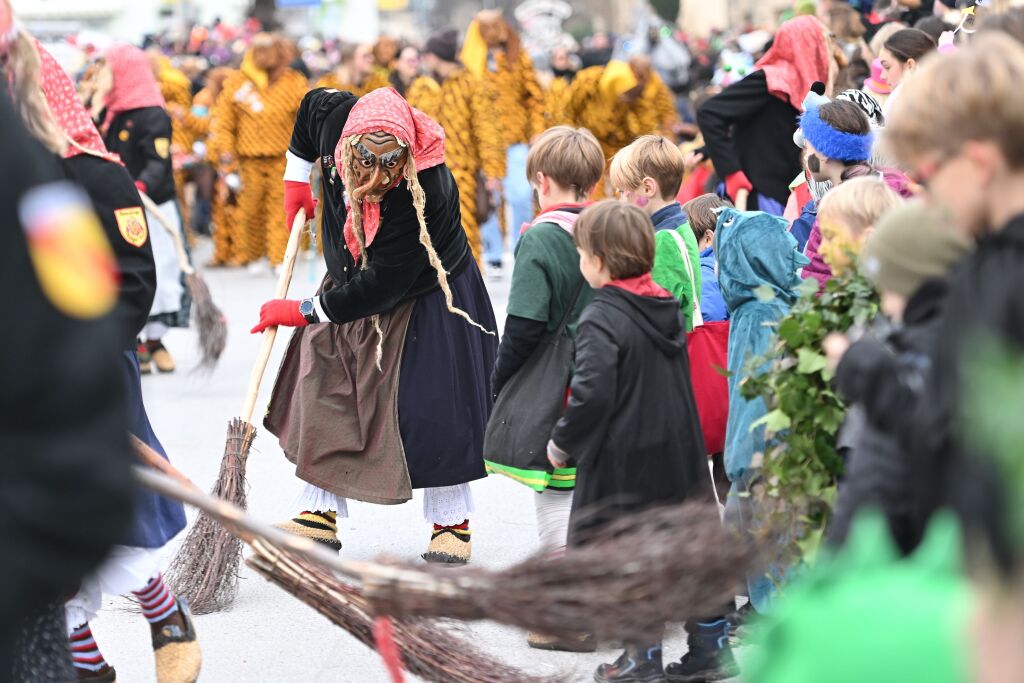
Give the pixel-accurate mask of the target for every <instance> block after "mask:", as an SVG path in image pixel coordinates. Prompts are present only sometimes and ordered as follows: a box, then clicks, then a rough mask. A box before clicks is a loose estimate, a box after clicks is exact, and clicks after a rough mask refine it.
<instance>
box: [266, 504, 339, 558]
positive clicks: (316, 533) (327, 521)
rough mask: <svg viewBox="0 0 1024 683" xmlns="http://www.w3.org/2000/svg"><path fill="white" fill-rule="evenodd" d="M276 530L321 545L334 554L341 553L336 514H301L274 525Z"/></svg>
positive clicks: (329, 512)
mask: <svg viewBox="0 0 1024 683" xmlns="http://www.w3.org/2000/svg"><path fill="white" fill-rule="evenodd" d="M274 526H276V527H277V528H278V529H282V530H284V531H287V532H288V533H290V534H295V535H296V536H302V537H303V538H308V539H311V540H313V541H316V542H317V543H321V544H323V545H325V546H327V547H328V548H330V549H331V550H333V551H335V552H341V541H340V540H338V514H337V513H336V512H331V511H329V510H328V511H327V512H302V513H299V516H298V517H293V518H292V519H289V520H288V521H287V522H281V523H280V524H275V525H274Z"/></svg>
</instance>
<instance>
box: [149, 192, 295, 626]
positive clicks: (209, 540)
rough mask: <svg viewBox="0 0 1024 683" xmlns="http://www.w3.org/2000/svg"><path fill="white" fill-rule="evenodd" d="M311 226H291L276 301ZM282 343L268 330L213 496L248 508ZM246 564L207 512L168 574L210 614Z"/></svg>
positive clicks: (231, 425) (223, 604) (234, 541)
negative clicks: (262, 406)
mask: <svg viewBox="0 0 1024 683" xmlns="http://www.w3.org/2000/svg"><path fill="white" fill-rule="evenodd" d="M305 223H306V212H305V211H303V210H301V209H300V210H299V213H298V215H296V216H295V221H294V222H293V223H292V232H291V235H290V236H289V238H288V246H287V248H286V249H285V254H284V262H283V265H284V269H283V272H282V273H281V276H280V278H279V279H278V281H277V291H276V293H275V298H278V299H283V298H285V297H286V296H287V294H288V285H289V284H290V283H291V278H292V270H293V269H294V268H295V257H296V254H298V251H299V242H300V241H301V239H302V229H303V226H304V225H305ZM276 338H277V327H276V326H275V327H270V328H267V331H266V332H265V333H264V335H263V344H262V346H261V347H260V352H259V355H258V356H257V357H256V364H255V365H254V366H253V369H252V373H251V374H250V375H249V390H248V392H247V393H246V396H245V400H244V402H243V404H242V413H241V416H240V417H237V418H234V419H233V420H231V421H230V422H228V433H227V440H226V441H225V443H224V456H223V458H222V459H221V463H220V473H219V474H218V476H217V481H216V483H215V484H214V486H213V490H212V491H211V495H213V496H214V497H216V498H219V499H221V500H225V501H230V502H231V503H233V504H234V505H236V506H238V507H239V508H242V509H244V508H245V505H246V502H245V499H246V490H245V487H246V482H245V467H246V462H247V461H248V459H249V449H250V448H251V447H252V442H253V439H255V438H256V426H255V425H253V424H252V416H253V413H254V412H255V410H256V400H257V397H258V396H259V391H260V384H261V382H262V381H263V374H264V372H265V371H266V369H267V363H268V362H269V360H270V352H271V351H272V350H273V348H274V340H275V339H276ZM241 560H242V543H241V541H240V540H239V539H238V538H236V537H235V536H233V535H232V534H230V533H229V532H227V531H226V530H225V529H224V527H223V526H221V525H220V524H218V523H216V522H214V520H213V519H211V518H210V517H209V516H208V515H207V514H205V512H200V514H199V517H197V518H196V521H195V524H193V525H192V529H191V530H190V531H189V533H188V536H186V537H185V541H184V542H183V543H182V544H181V547H180V548H179V549H178V553H177V554H176V555H175V556H174V559H173V560H172V561H171V565H170V567H169V568H168V570H167V572H166V575H167V578H168V580H169V581H170V584H171V587H172V589H173V590H174V592H175V593H176V594H178V595H180V596H182V597H184V598H187V599H188V601H189V604H190V605H191V606H192V611H193V612H194V613H196V614H209V613H211V612H219V611H221V610H224V609H227V608H228V607H230V606H231V604H232V603H233V602H234V601H235V597H236V596H237V595H238V570H239V565H240V563H241Z"/></svg>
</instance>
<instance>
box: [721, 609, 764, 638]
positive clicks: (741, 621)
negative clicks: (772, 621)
mask: <svg viewBox="0 0 1024 683" xmlns="http://www.w3.org/2000/svg"><path fill="white" fill-rule="evenodd" d="M755 616H757V612H755V611H754V606H753V605H752V604H750V603H749V602H746V603H744V604H743V606H742V607H740V608H739V609H738V610H736V611H735V612H733V613H732V614H730V615H729V616H728V617H727V618H728V619H729V635H730V636H731V637H733V638H737V637H739V635H740V630H741V629H743V628H744V627H746V625H747V622H748V621H750V619H751V618H752V617H755Z"/></svg>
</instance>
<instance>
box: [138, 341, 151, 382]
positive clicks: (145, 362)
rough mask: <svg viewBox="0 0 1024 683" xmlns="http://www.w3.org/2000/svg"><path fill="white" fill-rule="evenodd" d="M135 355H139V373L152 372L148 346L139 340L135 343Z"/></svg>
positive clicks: (146, 373)
mask: <svg viewBox="0 0 1024 683" xmlns="http://www.w3.org/2000/svg"><path fill="white" fill-rule="evenodd" d="M135 355H136V356H138V357H139V374H142V375H148V374H150V373H151V372H153V357H152V356H150V355H149V348H148V347H147V346H146V345H145V344H144V343H142V342H141V341H136V343H135Z"/></svg>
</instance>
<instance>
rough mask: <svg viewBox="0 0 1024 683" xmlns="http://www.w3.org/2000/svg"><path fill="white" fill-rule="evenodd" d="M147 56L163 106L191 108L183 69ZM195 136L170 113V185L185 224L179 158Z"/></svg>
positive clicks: (183, 175) (185, 205)
mask: <svg viewBox="0 0 1024 683" xmlns="http://www.w3.org/2000/svg"><path fill="white" fill-rule="evenodd" d="M150 59H151V60H152V61H153V63H154V71H156V83H157V85H158V86H159V87H160V94H161V95H163V96H164V102H166V103H167V109H168V110H170V109H172V108H176V109H179V110H181V111H185V112H187V111H189V110H190V109H191V108H192V82H191V81H190V80H189V79H188V76H186V75H185V74H184V73H182V72H181V71H179V70H178V69H175V68H174V67H173V66H172V65H171V60H169V59H168V58H167V57H164V56H163V55H154V56H151V57H150ZM195 141H196V138H195V136H194V135H192V133H191V132H190V131H189V130H188V128H186V127H185V126H184V125H182V124H181V123H180V122H179V121H178V119H177V118H176V117H171V159H172V161H173V162H174V187H175V188H176V191H177V195H178V208H179V210H180V211H181V221H182V225H186V226H187V225H189V224H190V223H189V205H188V202H187V201H185V199H186V197H185V185H186V183H187V178H186V173H185V171H184V170H182V169H181V167H180V166H181V164H180V160H181V158H182V156H183V155H186V154H191V153H192V143H194V142H195Z"/></svg>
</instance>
